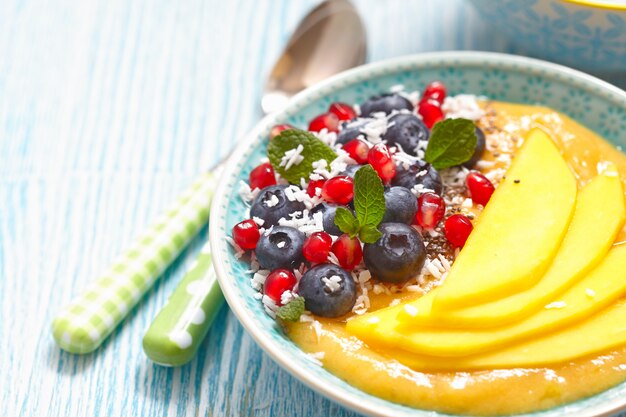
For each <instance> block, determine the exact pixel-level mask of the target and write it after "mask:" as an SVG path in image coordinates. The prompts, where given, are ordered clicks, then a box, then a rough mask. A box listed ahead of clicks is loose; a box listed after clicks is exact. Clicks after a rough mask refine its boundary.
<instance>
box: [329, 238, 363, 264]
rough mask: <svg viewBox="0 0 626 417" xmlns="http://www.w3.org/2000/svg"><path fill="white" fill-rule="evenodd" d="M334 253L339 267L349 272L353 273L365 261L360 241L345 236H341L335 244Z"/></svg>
mask: <svg viewBox="0 0 626 417" xmlns="http://www.w3.org/2000/svg"><path fill="white" fill-rule="evenodd" d="M332 252H333V253H334V254H335V256H336V257H337V260H338V261H339V265H341V267H342V268H343V269H346V270H348V271H352V270H353V269H354V267H356V266H357V265H358V264H360V263H361V259H363V249H361V242H359V239H357V238H355V237H353V238H351V237H350V236H348V235H345V234H344V235H341V236H339V238H338V239H337V240H336V241H335V243H333V247H332Z"/></svg>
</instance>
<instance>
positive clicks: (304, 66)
mask: <svg viewBox="0 0 626 417" xmlns="http://www.w3.org/2000/svg"><path fill="white" fill-rule="evenodd" d="M366 49H367V38H366V35H365V28H364V26H363V22H362V21H361V18H360V17H359V15H358V13H357V11H356V9H355V8H354V6H353V5H352V4H351V3H350V2H349V1H348V0H330V1H324V2H322V3H321V4H320V5H318V6H317V7H316V8H315V9H313V10H312V11H311V12H309V14H308V15H306V17H305V18H304V19H302V21H301V22H300V24H299V25H298V27H297V29H296V31H295V32H294V33H293V35H291V38H290V39H289V42H288V43H287V46H286V48H285V50H284V52H283V53H282V55H281V56H280V58H278V60H277V61H276V63H275V64H274V68H273V69H272V71H271V73H270V75H269V78H268V80H267V83H266V84H265V91H264V92H263V98H262V99H261V107H262V108H263V111H264V112H265V113H272V112H274V111H276V110H279V109H280V108H282V107H283V106H284V105H285V104H286V103H287V101H289V98H290V97H291V96H293V95H294V94H296V93H298V92H299V91H301V90H303V89H305V88H307V87H310V86H312V85H314V84H316V83H318V82H319V81H322V80H323V79H325V78H328V77H330V76H331V75H334V74H337V73H338V72H341V71H344V70H347V69H349V68H352V67H354V66H357V65H361V64H363V63H364V62H365V55H366Z"/></svg>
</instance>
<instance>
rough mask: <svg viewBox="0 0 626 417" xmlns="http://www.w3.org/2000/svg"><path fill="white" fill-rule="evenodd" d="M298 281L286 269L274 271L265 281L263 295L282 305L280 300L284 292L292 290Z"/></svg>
mask: <svg viewBox="0 0 626 417" xmlns="http://www.w3.org/2000/svg"><path fill="white" fill-rule="evenodd" d="M297 282H298V280H297V279H296V277H295V275H294V274H293V272H291V271H289V270H288V269H275V270H273V271H272V272H270V274H269V275H268V276H267V278H266V279H265V284H263V293H264V294H265V295H267V296H268V297H269V298H271V299H272V300H274V302H275V303H276V304H278V305H282V303H281V301H280V298H281V296H282V295H283V293H284V292H285V291H291V290H293V287H295V286H296V283H297Z"/></svg>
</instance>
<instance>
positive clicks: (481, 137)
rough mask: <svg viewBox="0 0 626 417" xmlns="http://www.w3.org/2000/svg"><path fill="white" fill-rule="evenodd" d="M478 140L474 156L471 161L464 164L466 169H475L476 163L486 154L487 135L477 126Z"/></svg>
mask: <svg viewBox="0 0 626 417" xmlns="http://www.w3.org/2000/svg"><path fill="white" fill-rule="evenodd" d="M476 138H477V139H478V140H477V141H476V148H475V149H474V154H473V155H472V157H471V158H470V160H469V161H467V162H466V163H464V164H463V166H464V167H465V168H469V169H471V168H474V165H476V162H478V161H479V160H480V158H481V157H482V156H483V152H485V133H484V132H483V131H482V130H481V129H480V128H479V127H478V126H476Z"/></svg>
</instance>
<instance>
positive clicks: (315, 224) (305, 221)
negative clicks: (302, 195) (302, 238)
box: [278, 210, 324, 235]
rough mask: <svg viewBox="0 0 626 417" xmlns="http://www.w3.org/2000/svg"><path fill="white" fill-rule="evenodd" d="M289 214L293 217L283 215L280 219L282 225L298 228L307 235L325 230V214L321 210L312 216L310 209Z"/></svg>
mask: <svg viewBox="0 0 626 417" xmlns="http://www.w3.org/2000/svg"><path fill="white" fill-rule="evenodd" d="M289 216H290V217H291V219H289V220H287V219H285V218H284V217H283V218H281V219H279V220H278V224H279V225H280V226H289V227H293V228H294V229H298V230H299V231H301V232H302V233H304V234H305V235H310V234H312V233H315V232H321V231H323V230H324V214H323V213H322V212H321V211H318V212H317V213H314V214H313V215H312V216H310V215H309V211H308V210H304V211H302V212H300V211H298V212H295V213H291V214H290V215H289Z"/></svg>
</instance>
